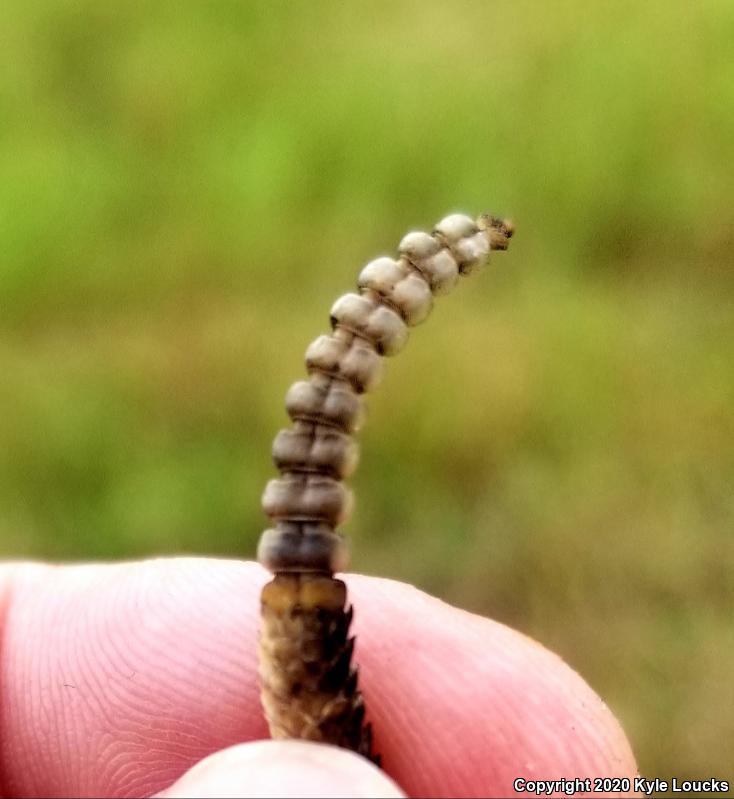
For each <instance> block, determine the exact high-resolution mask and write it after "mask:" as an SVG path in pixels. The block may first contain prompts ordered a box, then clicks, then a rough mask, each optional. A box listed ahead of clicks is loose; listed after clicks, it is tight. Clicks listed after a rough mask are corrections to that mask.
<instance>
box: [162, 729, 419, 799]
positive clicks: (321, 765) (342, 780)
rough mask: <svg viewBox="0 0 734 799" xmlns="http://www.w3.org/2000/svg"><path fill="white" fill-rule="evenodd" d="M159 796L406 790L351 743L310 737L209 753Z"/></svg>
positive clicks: (388, 792) (316, 794) (166, 798)
mask: <svg viewBox="0 0 734 799" xmlns="http://www.w3.org/2000/svg"><path fill="white" fill-rule="evenodd" d="M159 796H160V797H161V799H185V798H186V797H202V798H203V797H230V796H231V797H242V798H243V799H249V797H263V799H266V798H267V797H284V799H285V798H286V797H323V798H324V799H327V798H328V797H385V798H386V799H393V797H403V796H405V794H404V793H402V791H400V789H399V788H398V787H397V785H395V783H394V782H393V781H392V780H391V779H390V778H389V777H387V776H386V775H385V773H384V772H383V771H380V769H378V768H377V767H376V766H374V765H373V764H372V763H369V762H368V761H367V760H365V759H364V758H363V757H360V756H359V755H355V754H354V753H352V752H349V751H347V750H346V749H337V748H336V747H333V746H325V745H323V744H314V743H308V742H305V741H255V742H253V743H248V744H240V745H239V746H233V747H230V748H229V749H224V750H222V751H220V752H216V753H215V754H213V755H210V756H209V757H207V758H205V759H204V760H202V761H201V762H200V763H198V764H197V765H195V766H194V767H193V768H192V769H191V770H190V771H188V772H186V774H184V775H183V777H181V779H179V780H177V781H176V783H175V784H174V785H172V786H171V787H170V788H169V789H168V790H166V791H164V792H163V793H162V794H159Z"/></svg>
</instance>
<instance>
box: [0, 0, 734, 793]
mask: <svg viewBox="0 0 734 799" xmlns="http://www.w3.org/2000/svg"><path fill="white" fill-rule="evenodd" d="M732 164H734V4H732V3H731V2H728V0H722V2H714V1H713V0H711V1H709V2H700V3H698V2H674V3H670V2H648V3H639V2H635V3H629V2H601V1H600V2H595V3H588V2H585V0H578V1H577V2H561V3H548V4H546V3H542V2H540V0H537V2H503V3H492V2H481V3H480V2H477V3H445V2H438V0H431V1H427V0H423V2H389V3H388V2H384V3H369V4H357V3H353V4H350V3H338V2H333V3H330V2H318V3H306V2H291V3H281V2H262V3H256V2H212V3H204V2H201V3H188V2H186V3H170V4H168V3H158V4H155V5H154V6H149V5H147V4H143V3H98V2H83V1H81V0H80V1H79V2H20V0H14V1H13V2H10V3H5V4H4V5H3V22H2V30H1V32H0V259H1V260H0V311H1V313H0V369H1V370H2V382H1V383H0V555H2V556H3V557H7V558H18V557H29V558H45V559H53V560H59V559H63V560H67V559H68V560H79V559H88V558H132V557H140V556H146V555H151V554H157V553H162V554H174V553H209V554H222V555H226V556H235V557H251V556H252V555H253V553H254V550H255V546H256V540H257V537H258V535H259V533H260V531H261V529H262V528H263V525H264V519H263V517H262V515H261V511H260V508H259V497H260V493H261V491H262V488H263V485H264V484H265V482H266V480H267V479H268V478H269V477H271V476H273V473H274V470H273V467H272V465H271V463H270V459H269V448H270V442H271V440H272V438H273V435H274V433H275V432H276V430H277V429H278V428H279V427H280V426H282V425H283V424H284V422H285V419H286V417H285V413H284V411H283V395H284V393H285V390H286V388H287V387H288V385H289V384H290V383H291V382H292V381H293V380H294V379H296V378H299V377H300V376H301V375H303V373H304V370H303V363H302V357H303V352H304V350H305V347H306V344H307V343H308V342H309V341H310V340H311V339H312V338H314V337H315V335H316V334H318V333H319V332H323V331H325V330H326V329H327V327H328V321H327V313H328V309H329V307H330V304H331V302H332V300H333V299H334V298H335V297H336V296H337V295H338V294H340V293H341V292H344V291H346V290H348V289H350V288H351V287H352V285H353V282H354V278H355V276H356V274H357V271H358V269H359V268H360V267H361V266H362V265H363V264H364V263H365V262H366V261H368V260H369V259H371V258H373V257H375V256H377V255H380V254H385V253H391V252H393V251H394V249H395V247H396V245H397V242H398V241H399V239H400V238H401V236H402V235H403V234H404V233H405V232H407V231H408V230H409V229H411V228H426V227H429V228H430V226H431V225H432V224H433V223H434V222H435V221H437V220H438V219H439V218H440V217H441V216H443V215H444V214H445V213H447V212H449V211H452V210H464V211H467V212H470V213H476V212H479V211H482V210H485V209H489V210H493V211H496V212H500V213H503V214H506V215H509V216H511V217H512V218H513V219H514V220H515V221H516V223H517V226H518V235H517V237H516V238H515V239H514V240H513V243H512V248H511V251H510V252H509V253H508V254H506V255H498V256H496V257H495V258H494V261H493V264H494V266H493V267H492V268H491V269H490V270H488V272H486V273H484V274H483V275H481V276H480V277H476V278H474V277H472V278H471V281H470V285H467V284H466V283H464V284H462V285H461V286H460V287H459V288H458V289H457V290H456V292H455V293H454V294H453V295H451V296H450V297H447V298H443V299H441V300H440V302H438V303H437V306H436V308H435V310H434V313H433V315H432V317H431V319H430V320H429V322H428V323H427V324H426V325H425V327H422V328H418V329H417V330H416V331H415V333H414V335H413V337H412V338H411V341H410V344H409V346H408V347H407V349H406V351H405V352H404V353H403V354H402V355H401V356H399V357H398V358H397V359H396V361H395V362H391V363H389V364H388V370H387V377H386V379H385V381H384V383H383V384H382V386H381V387H380V389H379V391H378V392H377V393H376V394H375V395H374V396H373V397H372V398H371V401H370V419H369V423H368V425H367V427H366V429H365V431H364V435H363V437H362V440H363V443H364V446H363V450H362V463H361V468H360V470H359V472H358V474H357V476H356V479H355V480H354V481H353V483H354V487H355V489H356V493H357V498H358V504H357V511H356V513H355V516H354V518H353V520H352V521H351V522H350V523H349V525H348V526H347V528H346V530H345V531H346V532H348V533H349V535H350V536H351V538H352V540H353V548H354V557H353V568H354V569H355V570H357V571H362V572H367V573H371V574H379V575H384V576H390V577H394V578H397V579H401V580H409V581H411V582H414V583H416V584H417V585H419V586H420V587H422V588H424V589H425V590H427V591H430V592H433V593H435V594H438V595H439V596H441V597H444V598H446V599H447V600H449V601H451V602H454V603H456V604H459V605H462V606H464V607H467V608H470V609H473V610H476V611H478V612H481V613H485V614H488V615H492V616H493V617H495V618H497V619H499V620H501V621H503V622H506V623H508V624H511V625H515V626H517V627H518V628H520V629H521V630H523V631H525V632H527V633H528V634H530V635H533V636H536V637H537V638H538V639H539V640H540V641H542V642H543V643H545V644H546V645H548V646H549V647H551V648H553V649H555V650H556V651H557V652H559V653H560V654H561V655H562V656H563V657H564V658H565V659H566V660H567V661H568V662H569V663H570V664H571V665H573V666H574V667H575V668H576V669H578V670H579V671H580V672H581V673H582V674H583V675H584V676H585V677H586V678H587V679H588V681H589V682H590V683H591V685H592V686H593V687H594V688H595V689H596V690H597V691H599V692H600V693H601V695H602V696H603V697H605V699H606V700H607V701H608V703H609V704H610V705H611V707H612V708H613V710H614V711H615V712H616V713H617V714H618V715H619V717H620V719H621V720H622V722H623V724H624V726H625V728H626V730H627V731H628V733H629V735H630V737H631V740H632V742H633V746H634V748H635V750H636V752H637V754H638V757H639V763H640V768H641V771H642V772H643V773H644V774H646V775H648V776H650V777H653V776H659V777H663V778H667V777H670V776H672V775H677V776H681V777H687V776H689V777H693V776H695V777H707V776H718V777H720V778H724V777H727V776H728V777H730V778H731V777H732V772H731V770H730V767H731V759H730V756H731V752H732V743H733V741H734V689H733V687H732V678H731V663H732V661H733V660H734V627H733V625H732V606H733V604H734V603H733V602H732V599H733V594H734V590H733V588H732V585H733V583H732V573H733V571H734V568H733V567H734V537H733V527H734V490H733V485H734V409H733V408H732V398H733V397H734V273H733V272H732V269H731V265H732V248H733V247H734V203H733V199H734V194H733V192H732V189H733V184H734V180H733V179H732ZM570 776H572V775H570Z"/></svg>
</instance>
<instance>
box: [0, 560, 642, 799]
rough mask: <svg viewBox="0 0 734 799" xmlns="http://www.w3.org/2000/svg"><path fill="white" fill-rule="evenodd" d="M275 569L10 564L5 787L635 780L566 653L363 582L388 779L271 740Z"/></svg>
mask: <svg viewBox="0 0 734 799" xmlns="http://www.w3.org/2000/svg"><path fill="white" fill-rule="evenodd" d="M268 578H269V575H268V573H267V572H265V571H264V570H263V569H262V568H260V567H259V566H258V565H256V564H253V563H243V562H238V561H224V560H214V559H205V558H188V559H181V558H179V559H161V560H151V561H144V562H140V563H120V564H108V565H103V564H94V565H85V566H47V565H40V564H6V565H4V566H2V567H0V624H2V648H1V649H0V795H2V796H140V797H144V796H153V795H155V794H161V795H164V796H167V797H183V796H401V795H417V796H508V795H512V794H513V790H512V784H513V780H514V779H515V778H516V777H520V776H522V777H525V778H527V779H556V778H562V777H565V778H574V777H580V778H584V777H592V778H593V777H597V776H598V777H612V776H618V777H629V778H630V779H632V778H633V777H634V776H635V775H636V774H637V767H636V765H635V760H634V756H633V754H632V751H631V749H630V746H629V743H628V741H627V739H626V737H625V735H624V733H623V732H622V729H621V727H620V726H619V724H618V722H617V721H616V719H615V718H614V716H613V715H612V713H611V711H610V710H609V709H608V708H607V706H606V705H605V704H604V703H603V702H602V701H601V700H600V699H599V697H598V696H597V695H596V694H595V693H594V692H593V691H592V690H591V689H590V688H589V687H588V686H587V685H586V683H585V682H584V681H583V680H582V679H581V678H580V677H579V676H578V675H577V674H576V673H575V672H574V671H572V670H571V669H570V668H569V667H568V666H566V665H565V664H564V663H563V662H562V661H561V660H560V659H559V658H558V657H557V656H555V655H553V654H552V653H550V652H549V651H548V650H546V649H544V648H543V647H542V646H541V645H540V644H538V643H536V642H535V641H533V640H531V639H529V638H527V637H525V636H523V635H522V634H520V633H518V632H515V631H513V630H510V629H509V628H507V627H504V626H502V625H501V624H498V623H496V622H493V621H490V620H488V619H484V618H481V617H479V616H475V615H472V614H469V613H466V612H464V611H461V610H457V609H456V608H452V607H450V606H449V605H446V604H444V603H442V602H440V601H439V600H437V599H434V598H432V597H429V596H427V595H426V594H423V593H422V592H420V591H418V590H417V589H415V588H412V587H410V586H408V585H405V584H403V583H397V582H393V581H388V580H380V579H376V578H369V577H362V576H358V575H347V577H346V578H345V580H346V582H347V584H348V588H349V596H350V600H351V601H352V602H353V603H354V607H355V620H354V632H355V634H356V635H357V647H356V661H357V663H358V664H359V666H360V685H361V688H362V691H363V693H364V696H365V700H366V703H367V709H368V717H369V718H370V720H371V721H372V724H373V727H374V731H375V744H376V750H377V751H378V752H380V754H381V755H382V758H383V765H384V769H385V773H386V774H387V775H389V778H390V779H388V777H386V776H385V775H384V774H383V773H381V772H379V771H377V770H376V769H375V768H374V767H373V766H372V765H370V764H369V763H367V762H366V761H364V760H363V759H362V758H360V757H358V756H356V755H353V754H351V753H348V752H346V751H344V750H336V749H332V748H331V747H324V746H321V745H317V744H302V743H298V742H282V743H265V742H263V740H262V739H266V738H267V737H268V734H267V727H266V724H265V721H264V719H263V715H262V710H261V707H260V699H259V694H258V683H257V675H256V664H257V629H258V615H259V592H260V589H261V588H262V586H263V584H264V583H265V582H266V581H267V580H268ZM393 781H394V782H393ZM398 786H399V787H398ZM401 792H402V793H401ZM594 795H595V796H599V795H600V794H598V793H597V794H594ZM615 795H617V796H618V795H620V794H615Z"/></svg>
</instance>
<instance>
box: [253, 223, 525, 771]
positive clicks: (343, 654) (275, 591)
mask: <svg viewBox="0 0 734 799" xmlns="http://www.w3.org/2000/svg"><path fill="white" fill-rule="evenodd" d="M512 233H513V226H512V224H511V223H510V222H508V221H506V220H503V219H499V218H497V217H494V216H491V215H489V214H483V215H481V216H480V217H479V218H478V219H477V220H476V221H474V220H472V219H471V218H469V217H468V216H464V215H463V214H451V215H450V216H447V217H446V218H445V219H443V220H441V222H439V223H438V225H436V227H435V228H434V230H433V232H432V233H431V234H428V233H424V232H412V233H408V234H407V235H406V236H405V237H404V238H403V240H402V241H401V242H400V245H399V247H398V257H397V259H392V258H386V257H383V258H377V259H376V260H374V261H371V262H370V263H368V264H367V266H365V267H364V269H363V270H362V272H361V273H360V275H359V278H358V280H357V286H358V288H359V292H358V293H349V294H345V295H344V296H342V297H340V298H339V299H338V300H337V301H336V302H335V303H334V305H333V307H332V309H331V315H330V316H331V327H332V332H331V333H330V334H328V335H322V336H319V337H318V338H317V339H316V340H315V341H314V342H313V343H312V344H311V345H310V346H309V347H308V349H307V350H306V368H307V370H308V373H309V379H308V380H302V381H299V382H297V383H294V384H293V385H292V386H291V387H290V389H289V390H288V393H287V395H286V398H285V406H286V410H287V412H288V415H289V416H290V418H291V421H292V422H293V425H292V427H290V428H287V429H283V430H281V431H280V432H279V433H278V434H277V436H276V437H275V440H274V442H273V449H272V454H273V460H274V462H275V466H276V467H277V468H278V470H279V471H280V477H279V478H277V479H274V480H271V481H270V482H269V483H268V484H267V486H266V488H265V492H264V493H263V497H262V505H263V510H264V511H265V513H266V514H267V515H268V516H269V517H270V519H271V521H272V525H273V526H272V528H271V529H269V530H266V531H265V532H264V533H263V534H262V536H261V538H260V543H259V546H258V553H257V555H258V560H259V561H260V563H261V564H262V565H263V566H265V568H267V569H269V570H270V571H271V572H272V573H273V574H274V577H273V579H272V580H271V581H270V582H269V583H268V584H267V585H266V586H265V587H264V588H263V590H262V595H261V611H262V627H261V631H260V667H259V670H260V679H261V683H262V703H263V707H264V709H265V715H266V717H267V720H268V725H269V727H270V734H271V736H272V737H273V738H300V739H306V740H310V741H321V742H323V743H330V744H335V745H337V746H342V747H346V748H348V749H352V750H354V751H356V752H359V753H360V754H362V755H364V756H365V757H367V758H370V759H371V760H373V761H374V762H376V763H378V764H379V756H378V755H376V754H374V752H373V751H372V729H371V726H370V725H369V724H367V723H365V705H364V700H363V698H362V694H361V693H360V691H359V688H358V686H357V668H356V667H355V666H354V665H353V664H352V651H353V649H354V638H353V637H350V636H349V626H350V623H351V620H352V608H351V606H347V590H346V585H345V584H344V583H343V582H342V581H341V580H337V579H336V578H335V577H334V573H335V572H341V571H344V569H345V568H346V566H347V562H348V554H347V550H346V544H345V541H344V537H343V536H342V535H341V534H340V533H339V532H337V527H338V526H339V525H340V524H342V523H343V522H344V521H345V520H346V519H347V518H348V516H349V514H350V510H351V505H352V494H351V491H350V490H349V489H348V488H346V486H345V485H344V483H343V482H342V481H343V480H344V479H345V478H347V477H349V476H350V475H351V474H352V473H353V472H354V470H355V468H356V466H357V457H358V447H357V443H356V441H355V440H354V437H353V436H354V434H355V433H356V431H357V430H358V428H359V426H360V421H361V416H362V394H364V393H366V392H367V391H370V390H371V389H372V388H373V387H374V386H375V385H376V384H377V383H378V381H379V379H380V375H381V372H382V356H389V355H395V354H396V353H397V352H399V351H400V350H401V349H402V348H403V346H404V345H405V343H406V342H407V339H408V328H409V327H412V326H413V325H417V324H418V323H419V322H422V321H423V320H424V319H425V318H426V317H427V316H428V314H429V313H430V311H431V308H432V305H433V296H434V295H439V294H445V293H447V292H449V291H450V290H451V289H452V288H453V287H454V285H455V284H456V282H457V280H458V279H459V276H460V275H468V274H470V273H471V272H474V271H476V270H477V269H479V268H480V267H481V266H483V265H484V264H485V263H486V261H487V259H488V256H489V253H490V251H491V250H505V249H507V246H508V240H509V239H510V237H511V236H512Z"/></svg>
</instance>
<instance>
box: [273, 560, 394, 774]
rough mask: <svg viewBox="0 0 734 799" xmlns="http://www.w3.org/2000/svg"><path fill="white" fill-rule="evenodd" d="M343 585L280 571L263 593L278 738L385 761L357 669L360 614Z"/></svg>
mask: <svg viewBox="0 0 734 799" xmlns="http://www.w3.org/2000/svg"><path fill="white" fill-rule="evenodd" d="M346 599H347V592H346V586H345V585H344V583H343V582H342V581H341V580H337V579H335V578H333V577H330V576H326V575H318V574H279V575H276V576H275V578H274V579H273V580H271V581H270V582H269V583H268V584H267V585H266V586H265V587H264V588H263V592H262V597H261V601H262V608H261V609H262V628H261V632H260V679H261V681H262V698H263V705H264V708H265V714H266V716H267V719H268V723H269V725H270V731H271V735H272V737H273V738H300V739H304V740H309V741H319V742H322V743H330V744H335V745H337V746H342V747H345V748H347V749H352V750H354V751H356V752H358V753H359V754H361V755H364V756H365V757H367V758H369V759H370V760H372V761H373V762H376V763H378V764H379V758H378V757H377V756H376V755H374V754H373V752H372V729H371V727H370V726H369V725H368V724H367V725H365V724H364V714H365V708H364V700H363V699H362V694H361V693H360V692H359V690H358V688H357V670H356V669H355V668H354V667H353V666H352V650H353V647H354V639H353V638H350V637H349V626H350V623H351V620H352V609H351V607H350V608H347V607H346Z"/></svg>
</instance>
